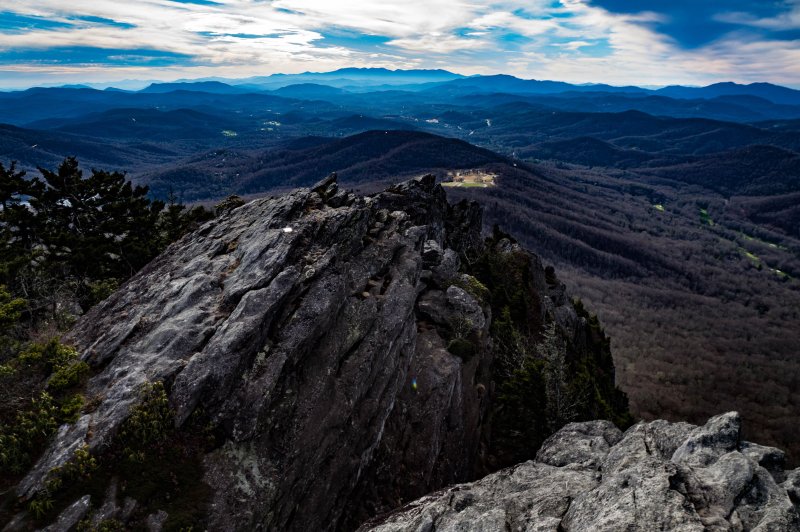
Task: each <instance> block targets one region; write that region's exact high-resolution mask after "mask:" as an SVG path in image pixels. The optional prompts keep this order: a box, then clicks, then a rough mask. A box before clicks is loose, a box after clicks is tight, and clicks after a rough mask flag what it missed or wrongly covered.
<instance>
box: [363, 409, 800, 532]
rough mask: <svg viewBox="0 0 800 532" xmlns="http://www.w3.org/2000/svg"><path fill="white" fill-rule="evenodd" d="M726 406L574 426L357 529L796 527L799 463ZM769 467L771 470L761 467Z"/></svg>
mask: <svg viewBox="0 0 800 532" xmlns="http://www.w3.org/2000/svg"><path fill="white" fill-rule="evenodd" d="M740 428H741V419H740V417H739V415H738V414H737V413H735V412H730V413H727V414H723V415H720V416H717V417H714V418H712V419H710V420H709V421H708V423H706V424H705V425H704V426H701V427H696V426H693V425H689V424H687V423H669V422H666V421H653V422H650V423H639V424H637V425H635V426H633V427H631V428H630V429H628V430H627V431H626V432H625V433H624V434H623V433H622V432H620V430H619V429H617V428H616V427H614V425H612V424H611V423H609V422H607V421H592V422H586V423H572V424H570V425H567V426H566V427H564V428H563V429H561V430H560V431H559V432H557V433H556V434H554V435H553V436H551V437H550V439H548V441H547V442H545V444H544V446H543V447H542V448H541V449H540V451H539V453H538V455H537V457H536V460H535V461H529V462H525V463H522V464H519V465H517V466H514V467H511V468H509V469H504V470H501V471H499V472H497V473H494V474H491V475H489V476H487V477H485V478H483V479H481V480H479V481H477V482H473V483H469V484H460V485H455V486H452V487H449V488H447V489H445V490H442V491H439V492H436V493H433V494H431V495H428V496H425V497H423V498H421V499H418V500H416V501H414V502H412V503H410V504H408V505H407V506H405V507H404V508H401V509H400V510H397V511H396V512H394V513H391V514H388V515H384V516H381V517H378V518H375V519H373V520H371V521H369V522H367V523H365V524H364V525H363V526H362V527H361V528H360V530H361V531H367V530H374V531H381V532H393V531H398V532H399V531H401V530H402V531H405V530H416V531H423V530H424V531H433V530H436V531H439V532H444V531H463V532H468V531H488V530H512V531H542V532H543V531H552V532H561V531H586V532H589V531H609V532H610V531H620V530H626V531H643V532H644V531H651V530H670V531H673V530H676V531H687V532H690V531H698V532H700V531H747V530H753V531H775V532H779V531H794V530H800V517H798V504H800V499H798V497H797V493H798V488H797V486H798V478H800V473H799V471H800V470H794V471H788V472H784V470H783V453H781V451H779V450H777V449H773V448H768V447H762V446H759V445H755V444H751V443H748V442H743V441H741V439H740ZM768 468H769V469H768Z"/></svg>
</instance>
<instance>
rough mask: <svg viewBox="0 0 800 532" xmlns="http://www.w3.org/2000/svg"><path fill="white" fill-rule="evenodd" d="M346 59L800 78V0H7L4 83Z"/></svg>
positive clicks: (222, 71) (585, 74)
mask: <svg viewBox="0 0 800 532" xmlns="http://www.w3.org/2000/svg"><path fill="white" fill-rule="evenodd" d="M346 66H359V67H367V66H375V67H386V68H445V69H448V70H452V71H455V72H460V73H464V74H490V73H508V74H514V75H517V76H519V77H524V78H535V79H556V80H564V81H570V82H577V83H587V82H604V83H611V84H617V85H623V84H637V85H667V84H674V83H681V84H694V85H700V84H707V83H713V82H716V81H727V80H731V81H737V82H745V83H747V82H754V81H770V82H773V83H780V84H784V85H788V86H793V87H798V88H800V0H762V1H746V0H643V1H630V0H525V1H521V0H503V1H484V2H477V1H473V0H380V1H369V0H368V1H364V0H357V1H353V0H347V1H344V0H272V1H266V0H137V1H135V2H133V1H130V2H122V1H119V0H113V1H112V0H70V1H69V2H67V1H64V0H0V87H3V88H14V87H25V86H31V85H34V84H59V83H85V82H113V81H118V80H124V79H141V80H157V79H160V80H172V79H178V78H199V77H208V76H222V77H248V76H252V75H266V74H271V73H276V72H284V73H296V72H305V71H326V70H333V69H336V68H341V67H346Z"/></svg>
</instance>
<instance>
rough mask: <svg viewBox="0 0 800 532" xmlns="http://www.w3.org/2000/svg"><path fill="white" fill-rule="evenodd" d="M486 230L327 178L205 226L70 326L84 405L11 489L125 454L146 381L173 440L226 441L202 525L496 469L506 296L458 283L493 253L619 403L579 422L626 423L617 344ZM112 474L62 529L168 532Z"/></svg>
mask: <svg viewBox="0 0 800 532" xmlns="http://www.w3.org/2000/svg"><path fill="white" fill-rule="evenodd" d="M480 229H481V211H480V209H479V208H478V207H477V205H475V204H468V203H461V204H458V205H455V206H451V205H449V204H448V203H447V201H446V198H445V194H444V192H443V190H442V189H441V187H439V186H436V185H435V183H434V180H433V178H432V177H431V176H428V177H426V178H422V179H421V180H414V181H410V182H407V183H403V184H400V185H397V186H394V187H392V188H390V189H389V190H387V191H386V192H383V193H381V194H378V195H375V196H372V197H358V196H356V195H354V194H352V193H348V192H345V191H342V190H339V188H338V186H337V184H336V180H335V178H329V179H327V180H324V181H323V182H321V183H319V184H318V185H316V186H315V187H313V188H312V189H300V190H297V191H295V192H292V193H290V194H287V195H285V196H281V197H277V198H268V199H261V200H257V201H254V202H251V203H249V204H246V205H244V206H241V207H238V208H236V209H233V210H232V211H230V212H229V213H227V214H225V215H224V216H222V217H221V218H218V219H217V220H214V221H211V222H209V223H207V224H206V225H205V226H203V227H202V228H201V229H200V230H198V231H197V232H195V233H193V234H190V235H188V236H187V237H185V238H184V239H182V240H181V241H180V242H178V243H176V244H173V245H172V246H171V247H170V248H169V249H168V250H167V251H166V252H165V253H164V254H162V255H161V256H160V257H158V258H157V259H156V260H155V261H153V262H152V263H151V264H150V265H148V266H147V267H146V268H145V269H144V270H143V271H141V272H140V273H139V274H137V275H136V276H135V277H134V278H133V279H131V280H130V281H129V282H127V283H126V284H125V285H124V286H123V287H122V288H121V289H120V290H118V291H117V292H115V293H114V294H113V295H112V296H111V297H110V298H109V299H108V300H106V301H105V302H103V303H102V304H100V305H98V306H97V307H95V308H94V309H93V310H92V311H91V312H90V313H88V314H87V315H86V316H84V317H83V318H82V319H81V320H80V322H79V323H78V324H77V325H76V327H75V328H74V329H73V330H72V331H71V332H70V334H69V335H68V337H67V338H66V340H67V341H69V342H71V343H73V344H74V345H75V346H76V347H77V348H78V349H79V350H80V352H81V353H82V358H83V359H84V360H85V361H86V362H88V363H89V364H90V366H91V367H92V368H93V372H94V374H93V376H92V378H91V379H90V380H89V382H88V385H87V387H86V390H85V393H86V396H87V398H89V400H88V403H89V404H90V405H91V406H90V407H88V408H87V409H86V410H85V411H84V414H83V415H82V417H81V418H80V419H79V420H78V421H77V422H76V423H74V424H72V425H65V426H63V427H61V429H60V430H59V433H58V435H57V437H56V438H55V441H54V442H53V443H52V444H51V445H50V447H49V448H48V450H47V451H46V452H45V454H44V455H43V456H42V457H41V458H40V460H39V461H38V462H37V464H36V465H35V467H34V468H33V469H32V470H31V471H30V472H29V473H28V475H27V476H26V477H25V478H24V479H23V480H22V481H21V482H20V483H19V485H18V487H17V494H18V495H19V496H20V497H21V498H22V499H26V498H27V499H30V498H33V497H35V496H37V493H41V492H42V490H43V489H46V484H47V480H48V478H49V476H50V475H51V473H50V472H51V471H52V470H53V468H55V467H59V466H63V465H64V464H66V463H68V462H70V460H73V457H74V455H75V451H76V450H78V449H81V448H87V449H88V450H89V451H91V452H92V453H93V454H95V455H97V456H99V457H102V456H103V453H108V452H110V451H109V449H114V448H115V445H116V446H119V444H118V438H119V437H120V433H121V432H124V427H125V423H126V420H127V419H129V417H130V416H131V413H132V412H133V411H134V410H135V409H136V408H138V407H137V405H140V403H142V400H143V399H142V386H143V385H144V384H145V383H153V382H163V383H164V388H165V389H166V393H167V395H168V398H169V405H170V407H171V409H172V412H173V413H174V424H175V426H176V427H177V428H178V430H188V429H187V427H189V426H190V425H192V423H195V421H194V420H195V416H197V415H200V416H201V418H202V420H203V423H205V424H206V425H205V426H206V427H210V429H209V430H213V431H214V432H215V434H216V443H215V444H214V445H213V448H212V449H206V451H205V452H204V453H202V454H201V455H200V456H199V458H198V462H197V463H196V467H194V469H195V470H196V469H201V470H202V475H203V479H202V480H203V482H204V483H205V484H207V486H208V492H207V500H202V501H197V500H195V501H192V504H193V505H194V507H196V508H197V510H196V513H202V514H203V515H199V516H197V518H198V521H199V522H200V523H201V524H202V526H204V527H207V528H208V529H211V530H231V529H236V530H250V529H264V530H330V529H337V528H339V529H348V528H350V529H352V528H355V527H356V526H357V525H358V524H360V523H361V522H362V521H363V520H365V519H366V518H369V517H371V516H374V515H376V514H378V513H380V512H383V511H386V510H389V509H391V508H394V507H396V506H398V505H400V504H402V503H404V502H407V501H408V500H411V499H413V498H415V497H419V496H421V495H423V494H425V493H428V492H430V491H431V490H434V489H438V488H441V487H443V486H446V485H448V484H452V483H454V482H463V481H466V480H471V479H474V478H478V477H479V476H481V475H482V474H485V473H486V472H489V471H491V470H493V469H496V465H497V464H498V463H500V464H502V460H501V459H497V458H496V457H495V455H494V454H493V453H494V451H493V450H492V445H493V444H492V438H491V430H490V429H491V427H492V421H491V415H490V413H491V406H492V405H491V403H492V400H493V398H494V397H495V395H496V390H495V384H496V380H497V379H496V376H495V375H494V374H493V367H494V362H495V361H494V355H495V352H496V348H495V346H494V343H495V340H496V339H497V338H495V337H493V335H494V336H496V334H495V333H494V332H493V329H492V323H493V316H492V307H493V305H494V301H495V299H496V298H494V299H493V296H492V293H491V290H492V286H489V287H488V289H487V287H486V286H484V285H483V284H482V283H480V282H479V281H478V280H477V279H476V278H475V277H473V276H472V275H470V274H469V273H465V272H467V271H469V270H470V264H472V262H475V261H477V257H485V256H487V255H488V256H490V257H492V258H497V257H499V258H500V259H503V260H505V259H506V258H511V259H513V260H510V262H511V263H513V264H515V265H519V264H521V265H522V266H524V268H521V269H519V272H523V273H524V275H525V279H524V284H525V286H526V290H527V292H520V293H518V294H515V295H514V297H516V298H517V299H518V300H521V301H522V303H524V305H523V306H522V307H520V308H523V310H524V312H522V316H521V317H518V319H520V320H522V321H523V322H524V323H525V325H526V327H528V328H529V329H530V331H531V332H530V335H531V338H533V337H534V335H538V334H539V332H540V331H541V329H542V328H543V327H544V324H545V322H548V321H549V322H551V323H557V324H558V330H559V331H560V334H561V336H562V337H563V342H564V343H565V344H568V345H569V346H570V349H571V355H570V356H571V360H572V359H574V360H575V361H580V362H581V363H583V364H584V366H583V367H584V370H585V372H584V373H585V375H584V381H585V382H584V385H586V386H588V387H589V388H591V389H592V390H601V389H608V390H611V391H610V392H609V393H610V394H611V395H610V396H609V397H600V400H598V401H595V400H594V397H595V396H594V395H593V396H591V399H589V400H588V401H587V404H586V405H584V406H585V407H586V408H585V409H584V413H583V414H581V415H582V416H584V417H594V415H593V414H594V413H596V412H599V411H601V410H599V409H600V406H598V405H600V403H602V405H603V408H606V409H608V408H610V407H609V406H608V405H609V404H610V403H615V402H616V403H619V404H620V405H622V406H619V407H618V408H617V410H618V411H620V412H622V411H623V410H624V401H622V402H620V398H621V395H619V392H618V391H616V390H615V389H614V386H613V365H612V363H611V360H610V354H609V353H608V351H607V348H605V347H603V346H604V345H606V344H604V343H603V342H602V341H600V342H599V343H597V342H595V343H592V342H594V341H595V340H597V338H596V336H597V334H598V332H597V330H595V329H591V328H590V327H589V326H588V325H587V320H586V319H585V318H584V317H581V316H579V314H578V312H576V309H575V307H574V306H573V303H572V302H571V301H570V300H569V298H567V297H566V295H565V291H564V287H563V285H562V284H561V283H559V282H558V281H557V280H556V279H555V278H554V277H553V274H552V272H549V273H548V274H546V273H545V270H544V268H543V267H542V265H541V263H540V262H539V261H538V259H537V258H536V257H535V256H532V255H529V254H527V253H525V252H524V251H523V250H521V249H520V248H519V246H518V245H516V244H515V243H513V241H511V240H509V239H507V238H498V239H496V240H495V241H494V243H493V244H492V247H490V248H487V244H486V243H485V242H484V239H483V238H482V237H481V234H480ZM501 262H502V261H501ZM476 263H477V262H476ZM505 290H506V291H508V287H505ZM498 297H499V296H498ZM522 303H520V305H522ZM520 312H521V311H520ZM518 313H519V312H518ZM601 336H602V335H601ZM603 338H604V337H603ZM592 339H594V340H592ZM601 340H602V338H601ZM606 343H607V342H606ZM598 346H600V347H598ZM587 360H588V361H590V362H591V364H589V365H588V366H587V364H586V361H587ZM587 367H589V368H595V369H596V371H595V373H596V375H589V373H590V370H588V369H586V368H587ZM587 379H588V380H587ZM582 382H583V381H582ZM595 393H596V394H600V393H601V392H599V391H597V392H595ZM617 410H614V411H613V412H616V411H617ZM609 412H611V411H609ZM613 412H611V413H613ZM576 415H578V414H577V413H576ZM192 426H193V425H192ZM190 436H191V435H190ZM187 438H188V439H189V440H191V438H190V437H187ZM192 448H194V447H192ZM499 451H500V452H502V451H504V449H499ZM531 451H532V449H531ZM498 460H500V461H498ZM145 466H146V464H145ZM109 467H112V468H113V467H114V464H110V465H109ZM143 467H144V466H143ZM166 467H169V464H167V465H166ZM108 476H109V477H110V480H109V481H108V484H107V487H106V488H104V489H105V492H104V493H105V495H104V496H103V498H99V497H98V496H97V495H95V496H94V497H92V498H91V500H89V499H87V498H86V495H85V494H84V493H80V492H79V496H78V497H75V498H74V499H72V500H69V501H62V503H63V508H64V510H63V512H61V515H60V516H59V519H58V520H57V522H67V523H69V522H74V521H75V520H76V519H90V520H91V522H93V523H99V522H101V521H102V520H107V519H113V520H116V521H119V522H122V523H125V524H127V525H128V526H134V525H135V526H145V525H146V526H148V527H155V528H158V527H160V526H167V527H169V526H170V523H169V521H168V519H170V516H169V512H165V511H164V508H162V507H159V506H158V504H159V503H158V502H153V501H144V500H136V499H135V497H132V496H130V495H128V494H129V493H132V490H131V485H133V484H135V483H136V479H135V478H118V477H119V476H120V475H119V474H118V473H114V472H111V473H108ZM95 477H96V478H97V477H98V475H95ZM175 482H176V484H177V483H178V482H177V481H175ZM118 486H119V489H118ZM126 486H127V489H128V491H126V492H125V493H122V491H123V490H124V489H125V487H126ZM181 488H182V487H181V486H177V487H176V488H175V489H176V490H177V491H178V492H180V489H181ZM169 489H170V490H172V489H173V488H172V487H170V488H169ZM75 490H78V491H79V490H80V486H79V485H78V487H75V488H73V491H75ZM118 491H119V493H118ZM87 493H88V492H87ZM87 515H88V516H89V517H87ZM25 522H26V516H25V515H24V513H23V514H20V515H18V516H17V518H16V519H15V521H14V522H12V523H11V524H10V525H9V526H10V528H11V529H14V528H19V527H23V526H25V525H24V523H25Z"/></svg>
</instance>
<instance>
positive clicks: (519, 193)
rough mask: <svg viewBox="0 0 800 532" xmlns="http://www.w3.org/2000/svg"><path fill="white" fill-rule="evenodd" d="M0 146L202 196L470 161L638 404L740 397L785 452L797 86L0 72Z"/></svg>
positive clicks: (354, 74)
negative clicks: (43, 84)
mask: <svg viewBox="0 0 800 532" xmlns="http://www.w3.org/2000/svg"><path fill="white" fill-rule="evenodd" d="M0 123H2V124H3V125H0V160H2V161H10V160H17V161H19V162H20V165H21V166H22V167H24V168H26V169H28V170H29V171H30V172H31V173H32V174H35V173H36V170H35V167H36V166H44V167H47V168H53V167H54V166H55V165H56V164H57V163H58V162H59V161H60V160H62V159H63V158H64V157H65V156H67V155H76V156H78V158H79V160H80V161H81V163H82V164H83V166H84V168H87V169H88V168H90V167H98V168H103V169H109V170H114V169H119V170H123V171H126V172H128V175H129V177H131V178H132V179H133V180H134V181H136V182H138V183H142V184H147V185H149V186H150V187H151V194H152V195H154V196H155V197H159V198H166V197H167V196H168V195H169V194H170V193H174V194H175V195H176V196H177V197H178V198H180V199H181V200H182V201H186V202H193V201H216V200H219V199H221V198H223V197H225V196H227V195H229V194H232V193H236V194H242V195H248V196H257V195H263V194H270V193H275V192H276V191H282V190H286V189H288V188H293V187H298V186H307V185H310V184H312V183H314V182H316V181H317V180H318V179H319V178H321V177H323V176H325V175H327V174H329V173H331V172H338V174H339V177H340V182H341V184H342V185H343V186H350V187H359V188H361V189H363V190H367V191H370V190H377V189H378V188H381V187H383V185H384V184H385V183H386V182H388V181H397V180H399V179H400V178H402V177H407V176H415V175H421V174H424V173H427V172H434V173H436V174H437V175H438V176H439V178H440V179H443V180H447V179H450V177H449V176H448V172H453V171H459V170H474V169H479V170H480V171H482V172H486V173H488V174H491V175H494V176H496V186H493V187H487V188H482V187H472V188H466V187H455V188H448V194H450V195H451V196H452V197H453V198H455V199H460V198H468V199H472V200H477V201H479V202H481V203H482V204H483V205H484V206H485V207H486V212H487V215H486V217H487V220H486V222H487V230H488V229H489V228H490V226H491V225H492V224H494V223H498V224H500V225H501V226H502V227H504V228H506V229H508V230H510V231H512V232H513V233H514V234H515V235H517V237H518V238H520V239H521V240H522V242H523V243H524V244H525V245H526V246H527V247H529V248H530V249H532V250H534V251H535V252H536V253H538V254H539V255H541V256H542V257H544V258H545V259H546V260H547V261H549V262H551V263H553V264H555V265H556V266H557V267H558V269H559V272H563V275H562V277H564V278H565V280H566V281H567V284H568V285H570V286H572V287H574V289H573V293H574V294H575V295H577V296H580V297H581V298H582V299H583V300H584V301H585V302H586V304H587V307H588V308H590V309H592V310H594V311H598V312H599V317H600V319H601V322H602V323H604V324H605V325H606V327H607V330H608V332H609V334H610V336H611V338H612V341H613V347H614V353H615V357H616V362H617V374H618V379H619V382H620V383H621V385H622V387H623V389H625V390H626V391H627V392H628V393H629V395H630V397H631V400H632V408H633V411H634V413H635V414H637V415H639V416H642V417H644V418H648V419H649V418H654V417H669V418H672V419H688V420H690V421H694V422H701V421H703V420H704V419H705V418H706V417H707V416H709V415H713V414H716V413H718V412H719V411H720V410H722V409H738V410H740V411H741V412H742V413H743V415H744V418H745V420H746V426H747V427H749V429H748V430H750V431H752V434H750V435H749V437H753V438H755V439H757V440H759V441H762V442H763V443H770V444H776V445H778V446H780V447H783V448H787V449H788V450H789V451H790V452H791V453H793V454H792V456H793V458H794V459H795V460H797V459H798V458H800V444H798V442H799V441H800V434H798V433H797V430H796V429H795V427H797V426H800V425H798V422H799V421H800V415H799V414H798V412H800V396H798V392H797V390H800V361H798V360H797V357H796V346H797V345H800V315H798V312H800V310H798V309H800V283H799V282H798V278H800V177H799V176H800V91H796V90H793V89H789V88H785V87H779V86H776V85H770V84H758V83H756V84H751V85H737V84H732V83H719V84H714V85H710V86H707V87H665V88H662V89H648V88H639V87H611V86H608V85H571V84H566V83H560V82H551V81H535V80H522V79H518V78H514V77H511V76H476V77H464V76H459V75H457V74H451V73H449V72H445V71H431V70H427V71H388V70H384V69H343V70H338V71H334V72H328V73H307V74H300V75H273V76H265V77H257V78H248V79H242V80H233V79H224V78H211V79H204V80H198V81H183V82H174V83H155V84H150V85H148V86H146V87H142V88H141V90H138V91H123V90H111V89H107V90H97V89H91V88H32V89H28V90H26V91H18V92H8V93H0Z"/></svg>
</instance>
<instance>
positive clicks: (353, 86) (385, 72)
mask: <svg viewBox="0 0 800 532" xmlns="http://www.w3.org/2000/svg"><path fill="white" fill-rule="evenodd" d="M125 83H126V84H130V83H131V82H130V81H127V82H125ZM307 83H311V84H317V85H326V86H329V87H335V88H340V89H348V90H355V91H361V90H365V89H371V88H375V89H376V90H386V89H388V88H392V87H399V88H402V90H409V91H430V92H433V93H446V94H450V95H454V96H456V95H460V96H463V95H466V94H486V93H510V94H516V95H545V94H563V93H607V94H624V95H628V96H646V95H651V96H665V97H669V98H673V99H682V100H694V99H703V100H710V99H714V98H719V97H724V96H755V97H758V98H762V99H764V100H767V101H769V102H772V103H774V104H778V105H800V90H795V89H792V88H789V87H783V86H780V85H775V84H772V83H750V84H739V83H734V82H720V83H714V84H711V85H708V86H705V87H692V86H682V85H672V86H667V87H663V88H660V89H650V88H643V87H638V86H631V85H629V86H613V85H608V84H605V83H585V84H573V83H568V82H564V81H554V80H538V79H523V78H519V77H516V76H512V75H509V74H491V75H474V76H465V75H462V74H457V73H454V72H449V71H447V70H442V69H433V70H427V69H411V70H403V69H397V70H389V69H386V68H341V69H338V70H333V71H330V72H303V73H300V74H280V73H277V74H271V75H266V76H253V77H249V78H220V77H213V78H200V79H194V80H192V79H181V80H177V81H175V82H163V83H151V84H149V85H148V86H147V87H145V88H144V89H141V90H140V91H139V92H146V93H153V92H169V91H172V90H191V91H204V92H211V93H238V92H248V91H273V90H277V89H281V88H283V87H286V86H289V85H298V84H307ZM63 88H88V86H87V85H66V86H64V87H63Z"/></svg>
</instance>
